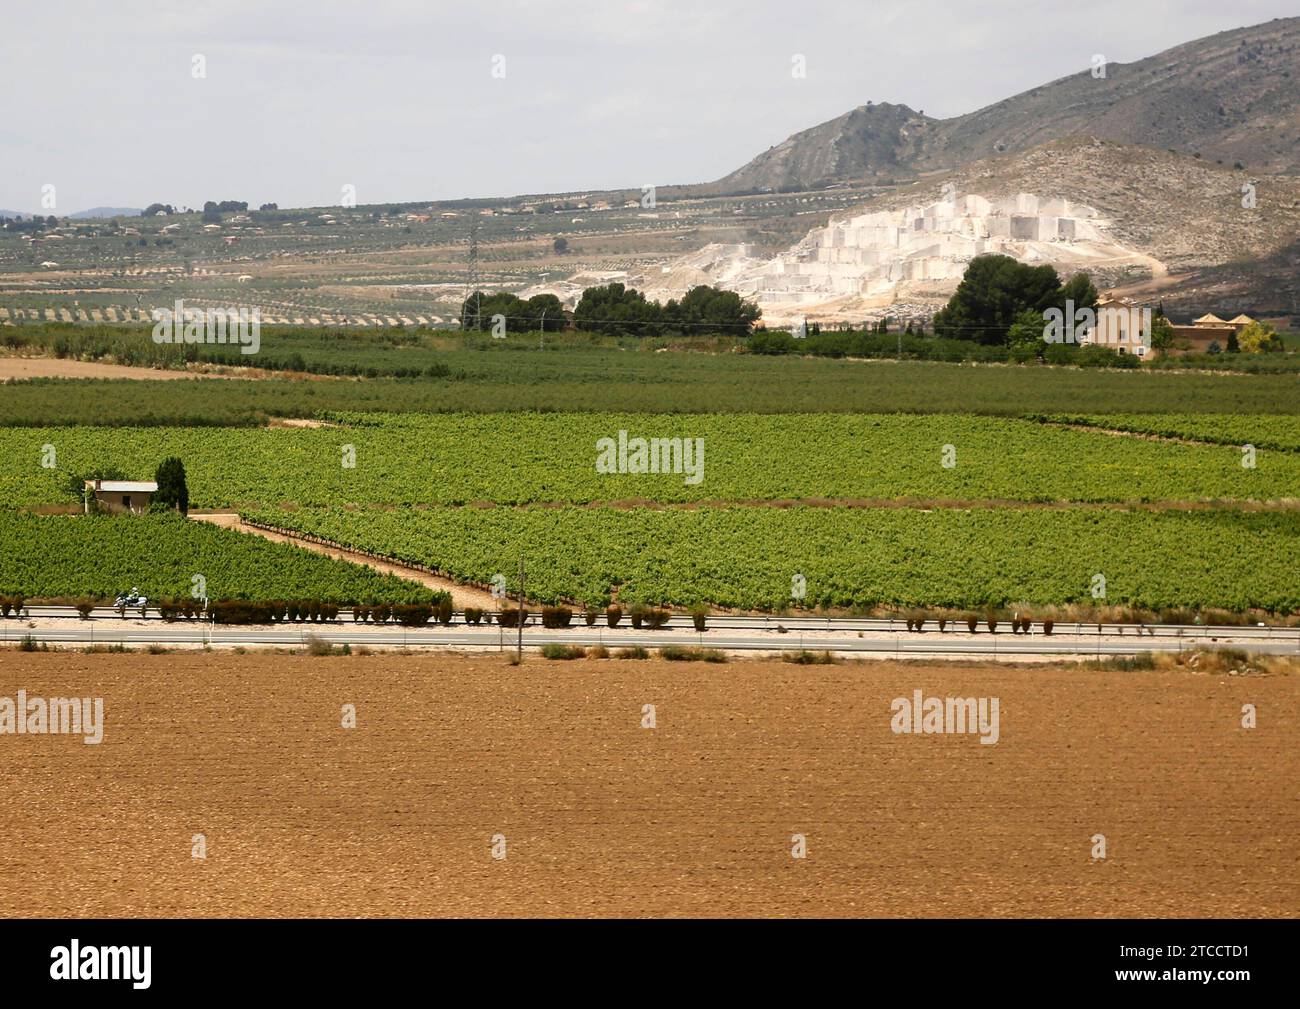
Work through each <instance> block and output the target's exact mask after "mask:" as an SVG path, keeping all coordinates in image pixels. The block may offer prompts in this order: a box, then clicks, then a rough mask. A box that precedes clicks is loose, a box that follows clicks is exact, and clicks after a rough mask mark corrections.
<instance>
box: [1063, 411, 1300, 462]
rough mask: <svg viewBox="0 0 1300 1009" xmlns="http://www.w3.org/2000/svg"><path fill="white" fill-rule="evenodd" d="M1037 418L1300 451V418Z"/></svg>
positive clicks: (1160, 415)
mask: <svg viewBox="0 0 1300 1009" xmlns="http://www.w3.org/2000/svg"><path fill="white" fill-rule="evenodd" d="M1037 419H1040V420H1042V421H1044V422H1045V423H1050V424H1071V425H1076V426H1078V427H1091V428H1097V429H1101V430H1108V431H1128V432H1132V433H1133V434H1144V435H1154V436H1156V437H1159V438H1177V439H1182V440H1185V441H1201V442H1208V443H1211V444H1215V445H1236V446H1238V447H1241V446H1243V445H1253V446H1255V448H1256V449H1276V450H1277V451H1280V452H1300V418H1297V417H1290V416H1253V417H1251V416H1241V415H1235V414H1234V415H1228V414H1199V413H1194V414H1180V413H1175V414H1171V413H1151V414H1145V413H1143V414H1133V413H1128V414H1107V415H1105V416H1097V415H1095V414H1047V415H1043V416H1041V417H1039V418H1037Z"/></svg>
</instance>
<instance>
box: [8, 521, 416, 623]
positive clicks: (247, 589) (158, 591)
mask: <svg viewBox="0 0 1300 1009" xmlns="http://www.w3.org/2000/svg"><path fill="white" fill-rule="evenodd" d="M195 575H200V576H202V578H203V579H204V584H205V586H206V591H207V594H208V597H209V598H212V599H316V600H322V601H331V602H353V601H358V600H364V601H371V600H373V601H376V602H424V601H427V600H428V599H429V597H430V595H431V593H430V592H429V590H427V589H424V588H423V587H421V586H420V585H417V584H415V583H413V582H409V581H404V580H402V579H400V578H395V577H393V576H392V575H382V574H379V573H377V572H375V571H373V570H371V569H370V568H367V567H364V566H362V565H358V564H349V563H346V562H343V561H335V560H332V559H330V558H328V557H325V556H323V555H321V554H314V553H309V552H307V551H305V550H302V549H299V548H298V547H294V546H289V545H287V544H282V543H272V542H270V541H268V540H263V539H259V538H257V537H252V536H245V535H243V534H242V533H237V532H233V531H231V530H228V529H221V528H218V527H217V526H213V525H209V524H207V523H205V522H195V521H188V520H186V519H183V518H180V517H178V516H174V515H149V516H133V515H128V516H120V517H107V516H98V515H23V514H16V513H12V512H11V513H5V512H0V594H18V595H23V596H26V597H28V598H33V597H36V598H63V597H82V596H87V597H99V598H112V597H113V596H115V595H116V594H117V593H119V592H124V591H126V590H128V589H130V588H132V587H138V588H139V589H140V591H141V592H142V593H144V594H145V595H148V596H149V597H151V598H153V599H158V598H160V597H162V596H178V597H186V598H188V597H189V596H190V595H191V591H192V590H193V588H194V586H195V582H194V576H195Z"/></svg>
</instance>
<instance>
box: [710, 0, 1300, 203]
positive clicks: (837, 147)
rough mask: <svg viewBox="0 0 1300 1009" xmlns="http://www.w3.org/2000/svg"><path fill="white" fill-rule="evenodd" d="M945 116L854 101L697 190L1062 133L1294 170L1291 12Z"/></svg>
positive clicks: (985, 151) (908, 170) (871, 175)
mask: <svg viewBox="0 0 1300 1009" xmlns="http://www.w3.org/2000/svg"><path fill="white" fill-rule="evenodd" d="M1105 72H1106V76H1105V78H1104V79H1103V78H1095V77H1093V76H1092V71H1091V69H1084V70H1081V71H1080V72H1079V73H1077V74H1074V75H1073V76H1070V77H1063V78H1061V79H1060V80H1056V81H1052V82H1051V83H1049V84H1044V85H1043V86H1041V87H1038V88H1034V89H1033V90H1031V91H1026V92H1023V93H1022V94H1019V95H1015V96H1014V97H1011V98H1007V99H1005V100H1003V101H1001V102H998V103H997V104H995V105H990V106H988V107H986V108H983V109H979V110H978V111H976V112H972V113H969V114H968V115H964V116H957V117H956V118H953V119H933V118H930V117H928V116H925V115H922V114H921V113H919V112H915V111H913V110H912V109H910V108H908V107H907V106H906V105H891V104H888V103H885V104H878V105H864V106H861V107H859V108H856V109H854V110H852V111H851V112H847V113H845V114H844V115H842V116H840V117H838V118H836V119H832V120H830V121H829V122H825V123H822V124H821V125H820V126H814V127H812V128H811V129H808V130H804V131H803V132H801V133H796V134H795V135H794V136H792V137H790V138H789V139H787V140H785V141H783V142H782V143H780V144H778V145H776V146H775V147H772V148H770V149H769V150H767V151H764V152H763V153H762V154H760V155H759V156H758V157H756V158H754V159H753V160H752V161H750V162H749V163H748V164H746V165H744V166H743V167H741V168H739V169H737V170H736V171H734V172H732V173H731V174H730V175H727V176H724V177H723V178H721V179H719V180H718V181H717V182H714V183H710V184H707V185H705V186H701V187H699V189H700V190H701V191H703V192H715V193H723V192H746V191H751V190H767V189H770V190H780V189H805V188H812V187H817V186H823V185H827V184H830V183H833V182H837V181H843V180H847V179H856V180H868V181H869V180H872V179H885V178H897V179H907V178H909V177H914V176H916V175H917V174H919V173H922V172H930V171H942V170H947V169H952V168H957V167H960V166H961V165H964V164H967V163H969V162H971V161H974V160H976V159H979V158H984V157H989V156H991V155H997V154H1004V153H1014V152H1017V151H1024V150H1029V149H1031V148H1034V147H1038V146H1040V145H1042V144H1044V143H1048V142H1050V141H1052V140H1059V139H1062V138H1064V137H1068V136H1089V137H1095V138H1097V139H1100V140H1110V141H1114V142H1116V143H1123V144H1141V145H1143V146H1146V147H1156V148H1166V149H1171V150H1174V151H1178V152H1180V153H1183V154H1189V155H1193V156H1199V157H1201V158H1202V159H1204V160H1206V161H1210V162H1211V163H1220V162H1221V163H1223V164H1224V165H1227V166H1232V165H1234V164H1237V163H1240V164H1242V165H1244V166H1245V167H1246V168H1247V169H1249V170H1251V171H1255V172H1265V173H1269V174H1290V175H1295V174H1300V17H1297V18H1279V19H1277V20H1274V21H1269V22H1267V23H1265V24H1262V25H1255V26H1252V27H1249V28H1238V29H1235V30H1233V31H1226V32H1220V33H1219V34H1217V35H1211V36H1209V37H1207V38H1203V39H1198V40H1196V41H1194V42H1188V43H1186V44H1184V45H1181V46H1177V47H1175V48H1173V49H1168V50H1166V51H1165V52H1162V53H1159V54H1158V55H1156V56H1150V57H1148V58H1146V59H1143V60H1138V61H1137V62H1136V63H1109V64H1107V65H1106V67H1105Z"/></svg>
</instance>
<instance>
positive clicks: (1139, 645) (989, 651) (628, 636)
mask: <svg viewBox="0 0 1300 1009" xmlns="http://www.w3.org/2000/svg"><path fill="white" fill-rule="evenodd" d="M516 633H517V632H515V631H513V630H510V629H506V630H505V631H504V632H502V631H500V630H498V629H495V628H494V629H486V628H483V629H473V630H472V629H468V628H462V629H457V628H455V627H451V628H438V629H429V630H425V629H412V628H402V627H383V628H377V627H373V626H371V627H366V626H358V625H355V624H349V623H341V624H333V625H329V624H291V625H286V626H279V625H276V626H269V627H233V626H222V625H220V624H217V625H215V626H213V625H211V624H206V623H197V622H195V623H184V622H178V623H166V622H163V621H158V622H157V623H153V622H148V623H145V622H133V623H132V624H130V625H128V626H121V625H120V624H119V625H117V626H112V627H110V626H107V625H102V626H99V627H97V626H96V622H95V621H94V620H86V621H82V620H70V621H62V620H60V621H45V622H43V623H42V624H40V625H39V626H37V627H35V628H28V627H27V626H26V625H25V624H23V623H19V622H16V621H5V622H4V626H3V638H4V639H5V640H8V641H14V640H17V639H18V638H19V637H21V636H22V635H24V634H30V635H31V636H32V637H34V638H36V639H37V640H39V641H47V642H49V643H51V644H75V645H89V644H123V645H146V644H160V645H191V646H192V645H203V644H210V645H213V646H215V647H235V646H238V645H260V646H267V645H278V646H280V647H282V648H293V647H301V646H302V645H304V644H305V643H306V642H307V639H308V638H309V637H317V638H320V639H321V640H323V641H327V642H329V643H330V644H348V645H351V646H353V647H357V646H361V645H371V646H389V647H391V646H399V645H406V646H411V647H416V646H426V647H436V646H443V647H446V646H452V647H461V648H464V647H475V646H477V647H481V648H499V647H500V648H505V649H510V648H513V647H514V644H515V640H516V637H515V636H516ZM551 643H559V644H571V645H584V646H589V645H606V646H607V647H610V648H629V647H633V646H636V645H641V646H643V647H646V648H661V647H663V646H664V645H685V646H691V647H700V646H703V647H707V648H719V649H725V650H727V651H767V652H771V651H778V650H800V649H804V648H807V649H810V650H822V649H827V648H829V649H831V650H833V651H836V652H869V653H878V654H880V653H883V654H895V655H908V656H922V655H978V656H985V657H992V656H1001V655H1006V656H1010V655H1016V656H1035V655H1039V656H1052V655H1058V656H1059V655H1129V654H1132V653H1133V652H1135V651H1155V652H1177V651H1180V650H1185V649H1190V648H1192V647H1196V646H1204V647H1210V648H1248V649H1249V650H1250V651H1254V652H1264V653H1267V654H1272V655H1283V654H1291V655H1296V654H1300V636H1297V635H1289V636H1288V637H1286V638H1282V637H1276V638H1274V639H1273V640H1266V639H1259V640H1251V641H1241V640H1232V639H1222V638H1221V639H1219V640H1218V641H1213V640H1206V641H1200V640H1199V639H1198V640H1195V641H1192V640H1180V639H1178V638H1172V637H1156V638H1151V637H1143V638H1141V639H1139V638H1138V637H1137V636H1136V635H1129V636H1128V637H1127V638H1124V637H1114V636H1103V637H1100V638H1098V637H1096V636H1093V637H1087V636H1084V637H1075V636H1073V635H1070V636H1063V637H1058V636H1047V635H1042V634H1036V635H1032V636H1027V635H1012V634H1010V633H1005V634H1002V633H999V634H996V635H992V634H988V633H987V632H986V633H984V634H980V635H973V636H972V635H968V634H966V633H961V634H954V633H952V632H948V633H946V634H940V633H939V632H938V631H937V630H936V631H931V632H925V633H921V634H909V633H907V632H903V633H899V634H893V635H881V636H875V637H861V638H858V637H846V636H832V635H828V634H826V633H825V632H824V631H823V632H822V633H815V632H807V633H799V632H797V631H791V632H790V633H788V634H772V633H770V632H769V633H761V632H755V633H749V634H746V633H744V632H743V631H738V630H734V629H731V628H718V629H716V630H712V631H708V632H705V633H704V634H699V633H695V632H693V631H681V630H661V631H635V630H630V629H629V630H622V629H618V630H611V629H609V628H603V629H602V628H591V629H588V628H586V627H583V628H579V629H571V630H567V631H551V630H544V629H542V628H539V627H529V628H526V629H525V630H524V644H525V646H526V647H528V648H538V647H540V646H542V645H545V644H551Z"/></svg>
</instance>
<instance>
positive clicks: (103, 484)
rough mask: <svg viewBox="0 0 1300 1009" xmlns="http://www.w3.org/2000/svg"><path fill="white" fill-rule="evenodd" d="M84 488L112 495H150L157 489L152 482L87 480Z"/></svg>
mask: <svg viewBox="0 0 1300 1009" xmlns="http://www.w3.org/2000/svg"><path fill="white" fill-rule="evenodd" d="M86 486H87V487H93V488H94V489H95V490H106V491H108V492H110V493H113V494H152V493H153V492H154V491H156V490H157V489H158V485H157V484H156V483H155V482H154V481H152V480H87V481H86Z"/></svg>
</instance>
